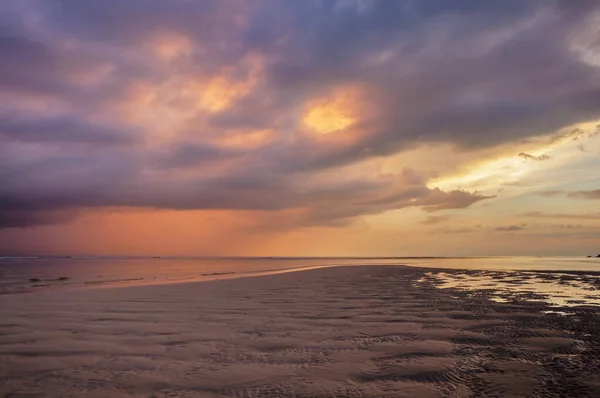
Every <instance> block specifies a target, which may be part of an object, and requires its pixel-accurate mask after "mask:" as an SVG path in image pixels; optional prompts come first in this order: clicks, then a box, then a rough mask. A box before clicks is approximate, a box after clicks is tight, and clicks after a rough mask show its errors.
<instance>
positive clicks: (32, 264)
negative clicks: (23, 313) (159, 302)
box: [0, 256, 600, 294]
mask: <svg viewBox="0 0 600 398" xmlns="http://www.w3.org/2000/svg"><path fill="white" fill-rule="evenodd" d="M357 265H408V266H414V267H426V268H442V269H454V270H456V269H465V270H479V271H580V272H590V273H595V272H600V258H593V257H592V258H588V257H379V258H375V257H368V258H367V257H360V258H359V257H352V258H349V257H183V256H177V257H141V256H140V257H136V256H127V257H125V256H123V257H115V256H68V257H65V256H63V257H58V256H13V257H10V256H5V257H0V294H14V293H32V292H39V291H46V290H68V289H89V288H98V287H120V286H135V285H149V284H166V283H182V282H194V281H205V280H214V279H227V278H239V277H247V276H253V275H266V274H274V273H283V272H293V271H299V270H306V269H313V268H322V267H331V266H357Z"/></svg>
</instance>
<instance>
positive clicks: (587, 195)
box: [567, 189, 600, 200]
mask: <svg viewBox="0 0 600 398" xmlns="http://www.w3.org/2000/svg"><path fill="white" fill-rule="evenodd" d="M567 196H568V197H569V198H574V199H588V200H598V199H600V189H596V190H590V191H574V192H569V193H568V194H567Z"/></svg>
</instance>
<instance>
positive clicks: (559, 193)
mask: <svg viewBox="0 0 600 398" xmlns="http://www.w3.org/2000/svg"><path fill="white" fill-rule="evenodd" d="M565 193H566V192H565V191H559V190H557V191H541V192H537V195H539V196H543V197H544V198H554V197H556V196H562V195H564V194H565Z"/></svg>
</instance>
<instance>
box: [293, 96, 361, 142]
mask: <svg viewBox="0 0 600 398" xmlns="http://www.w3.org/2000/svg"><path fill="white" fill-rule="evenodd" d="M360 94H361V93H360V90H358V89H357V88H341V89H338V90H336V91H334V92H333V93H331V94H329V95H327V96H325V97H321V98H318V99H316V100H311V101H309V102H308V104H307V105H306V107H305V113H304V117H303V119H302V120H303V122H304V124H305V125H306V126H307V127H309V128H310V129H312V130H313V131H314V132H315V133H318V134H330V133H334V132H336V131H340V130H344V129H346V128H348V127H350V126H352V125H353V124H354V123H355V122H356V121H357V120H358V109H356V108H357V105H358V103H359V102H360Z"/></svg>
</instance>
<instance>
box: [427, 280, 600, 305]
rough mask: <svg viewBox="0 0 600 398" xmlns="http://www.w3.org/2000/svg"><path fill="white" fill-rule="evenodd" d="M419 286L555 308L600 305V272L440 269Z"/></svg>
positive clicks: (499, 300) (497, 300)
mask: <svg viewBox="0 0 600 398" xmlns="http://www.w3.org/2000/svg"><path fill="white" fill-rule="evenodd" d="M417 283H419V284H423V283H430V284H433V285H434V286H436V287H437V288H439V289H460V290H467V291H474V292H475V291H477V292H484V293H485V294H486V295H487V296H488V298H489V299H490V300H492V301H496V302H513V301H522V300H529V301H540V302H546V303H548V304H550V305H551V306H555V307H574V306H590V305H593V306H600V273H597V272H577V271H573V272H543V271H540V272H538V271H520V272H510V271H508V272H507V271H474V270H455V271H445V270H444V271H443V272H439V271H438V270H436V271H431V272H428V273H426V274H425V275H424V276H423V277H422V278H421V279H419V281H418V282H417ZM553 312H559V313H560V312H561V311H553Z"/></svg>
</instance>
